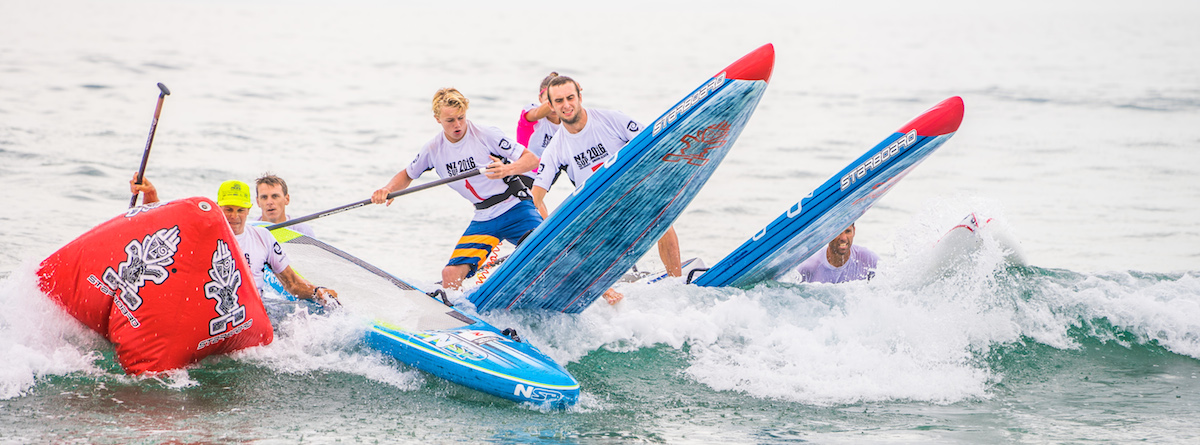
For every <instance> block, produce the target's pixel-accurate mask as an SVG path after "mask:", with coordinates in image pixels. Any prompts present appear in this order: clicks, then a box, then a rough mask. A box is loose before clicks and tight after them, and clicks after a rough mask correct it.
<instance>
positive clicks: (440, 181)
mask: <svg viewBox="0 0 1200 445" xmlns="http://www.w3.org/2000/svg"><path fill="white" fill-rule="evenodd" d="M482 172H483V168H477V169H474V170H471V171H469V172H466V173H461V174H458V175H454V176H451V177H449V178H442V179H438V180H436V181H429V182H427V183H425V184H421V185H418V186H416V187H409V188H406V189H404V190H397V191H394V192H391V193H388V195H387V199H392V198H395V197H397V196H401V195H407V194H409V193H415V192H419V191H421V190H425V189H428V188H433V187H437V186H439V185H442V184H449V183H451V182H454V181H459V180H463V179H467V178H470V177H472V176H475V175H478V174H480V173H482ZM370 204H371V200H370V199H364V200H362V201H358V202H355V203H350V204H346V205H344V206H341V207H334V208H332V209H329V210H326V211H323V212H317V213H313V214H311V215H307V216H301V217H299V218H296V219H289V220H287V221H284V222H281V223H279V224H272V225H269V226H267V230H275V229H278V228H281V227H287V226H290V225H293V224H300V223H302V222H307V221H312V220H314V219H317V218H324V217H326V216H329V215H336V214H338V213H342V212H345V211H347V210H354V209H357V208H359V207H363V206H367V205H370Z"/></svg>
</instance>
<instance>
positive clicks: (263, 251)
mask: <svg viewBox="0 0 1200 445" xmlns="http://www.w3.org/2000/svg"><path fill="white" fill-rule="evenodd" d="M245 227H246V228H245V230H243V231H242V234H241V235H238V236H237V237H236V238H237V243H238V246H241V248H242V253H244V254H245V255H246V263H247V264H248V265H249V266H250V273H251V274H253V275H254V285H255V286H258V292H259V293H260V294H261V293H262V290H263V266H264V265H266V266H270V267H271V270H273V271H275V273H276V274H278V273H280V272H283V270H284V269H287V267H288V266H289V265H291V263H292V262H291V260H289V259H288V257H287V254H285V253H283V247H282V246H280V245H279V242H277V241H275V237H274V236H271V232H270V231H268V230H267V229H266V228H265V227H260V226H252V225H250V224H246V226H245Z"/></svg>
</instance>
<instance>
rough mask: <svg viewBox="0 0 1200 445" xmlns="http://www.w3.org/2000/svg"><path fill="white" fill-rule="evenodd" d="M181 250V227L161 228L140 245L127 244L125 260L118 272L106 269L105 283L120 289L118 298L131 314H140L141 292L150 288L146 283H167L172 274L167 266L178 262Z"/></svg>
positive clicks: (135, 243) (134, 241)
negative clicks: (137, 311) (147, 287)
mask: <svg viewBox="0 0 1200 445" xmlns="http://www.w3.org/2000/svg"><path fill="white" fill-rule="evenodd" d="M178 251H179V226H175V227H171V228H169V229H168V228H163V229H159V230H158V231H157V232H154V233H152V234H150V235H147V236H146V237H145V238H143V239H142V241H140V242H139V241H138V240H136V239H135V240H132V241H130V242H129V244H126V245H125V254H126V255H127V258H126V259H125V261H122V262H121V263H120V264H118V265H117V269H116V270H113V268H112V267H109V268H107V269H105V270H104V275H103V276H104V283H105V284H108V286H109V287H111V288H115V289H120V290H121V293H120V294H119V295H117V298H118V299H119V300H120V301H121V302H122V303H125V306H126V307H127V308H128V309H129V310H130V311H136V310H137V309H138V308H139V307H142V297H141V296H139V295H138V291H139V290H140V289H141V288H142V286H145V285H146V281H152V282H154V284H163V282H164V281H166V280H167V277H169V276H170V275H171V273H170V272H169V271H167V266H170V265H171V264H174V263H175V253H176V252H178Z"/></svg>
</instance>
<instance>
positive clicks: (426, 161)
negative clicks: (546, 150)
mask: <svg viewBox="0 0 1200 445" xmlns="http://www.w3.org/2000/svg"><path fill="white" fill-rule="evenodd" d="M524 152H525V148H524V147H522V146H521V145H520V144H517V143H515V142H513V141H512V139H509V138H508V137H507V136H505V135H504V132H503V131H500V129H499V128H496V127H480V126H477V125H475V123H474V122H471V121H469V120H468V121H467V131H466V132H464V133H463V137H462V139H459V140H458V142H453V143H452V142H450V140H449V139H446V134H445V133H438V135H437V137H434V138H433V139H431V140H430V141H429V142H426V143H425V145H424V146H422V147H421V151H420V152H418V153H417V157H416V159H413V161H412V163H411V164H408V167H407V168H406V169H405V170H407V171H408V177H409V178H412V179H417V178H419V177H421V173H424V172H426V171H429V170H437V174H438V176H439V177H442V178H449V177H451V176H455V175H458V174H461V173H466V172H468V171H471V170H473V169H476V168H479V167H483V166H486V165H488V164H490V163H492V160H491V158H490V157H489V156H496V157H498V158H504V159H508V160H509V161H516V160H517V159H518V158H520V157H521V154H522V153H524ZM449 186H450V188H452V189H454V191H456V192H458V194H460V195H462V196H463V197H464V198H467V200H468V201H471V204H477V203H480V202H483V201H484V200H486V199H488V198H490V197H492V196H495V195H499V194H501V193H504V192H505V191H507V190H508V184H505V183H504V181H503V180H500V179H488V178H487V176H484V175H478V176H472V177H470V178H467V179H465V180H462V181H455V182H452V183H450V184H449ZM518 202H520V199H518V198H517V197H515V196H510V197H508V199H506V200H504V201H502V202H500V203H498V204H496V205H494V206H491V207H489V208H486V209H476V210H475V216H474V217H472V218H471V220H472V221H487V220H490V219H493V218H495V217H497V216H500V215H502V214H504V212H507V211H508V209H511V208H512V207H513V206H515V205H517V203H518Z"/></svg>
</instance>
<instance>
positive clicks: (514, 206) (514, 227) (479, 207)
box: [371, 88, 542, 289]
mask: <svg viewBox="0 0 1200 445" xmlns="http://www.w3.org/2000/svg"><path fill="white" fill-rule="evenodd" d="M469 103H470V101H468V100H467V98H466V97H465V96H463V95H462V93H459V92H458V90H456V89H454V88H442V89H440V90H438V92H437V93H436V94H434V96H433V117H434V119H435V120H436V121H437V122H438V124H440V125H441V126H442V132H441V133H439V134H438V135H437V136H435V137H434V138H433V139H431V140H430V141H429V142H426V143H425V145H423V146H422V147H421V150H420V151H418V152H417V157H416V159H413V161H412V163H410V164H408V167H407V168H405V169H404V170H401V171H400V172H399V173H396V175H395V176H393V177H392V179H391V180H390V181H388V183H387V184H386V185H384V186H383V188H381V189H379V190H376V191H375V193H373V194H372V195H371V202H373V203H375V204H383V203H384V202H387V203H388V204H391V200H390V199H387V195H388V194H390V193H392V192H396V191H400V190H404V189H405V188H408V186H409V184H411V183H412V181H413V180H414V179H417V178H419V177H420V176H421V173H424V172H426V171H429V170H437V174H438V176H440V177H442V178H448V177H451V176H455V175H458V174H460V173H465V172H467V171H470V170H473V169H475V168H478V167H481V166H485V165H486V166H487V170H485V171H484V174H483V176H474V177H471V178H467V179H465V180H462V181H456V182H452V183H450V188H452V189H454V190H455V191H457V192H458V193H459V194H460V195H462V196H463V197H464V198H466V199H467V200H468V201H470V202H471V203H472V204H474V205H475V216H474V217H472V218H471V224H470V225H469V226H467V230H466V231H465V232H463V235H462V237H461V238H459V241H458V245H457V246H456V247H455V249H454V253H452V254H451V255H450V262H449V263H448V264H447V265H446V267H445V268H443V269H442V286H444V287H446V288H450V289H458V287H459V286H460V285H461V284H462V280H463V279H465V278H468V277H470V276H472V275H474V274H475V272H476V271H477V270H479V265H480V264H481V263H482V262H483V260H484V259H486V258H487V257H488V255H489V254H491V252H492V249H494V248H495V247H496V245H497V244H499V243H500V241H502V240H507V241H509V242H511V243H513V244H515V245H519V244H520V243H521V241H522V240H524V239H525V237H526V236H527V235H529V232H532V231H533V229H536V228H537V226H538V225H539V224H541V223H542V217H541V216H540V215H538V212H537V208H536V207H534V206H533V203H531V202H530V201H529V199H530V198H529V193H528V191H527V190H526V189H525V185H524V184H522V183H521V180H520V179H519V176H520V175H521V174H522V173H525V172H527V171H530V170H532V169H533V168H534V167H536V166H537V163H538V157H537V155H535V154H533V153H532V152H529V151H527V150H525V148H524V147H522V146H521V145H519V144H517V143H515V142H513V141H512V140H511V139H509V138H508V137H507V136H505V135H504V132H503V131H500V129H499V128H496V127H483V126H478V125H475V124H474V123H472V122H471V121H469V120H467V107H468V105H469Z"/></svg>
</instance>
